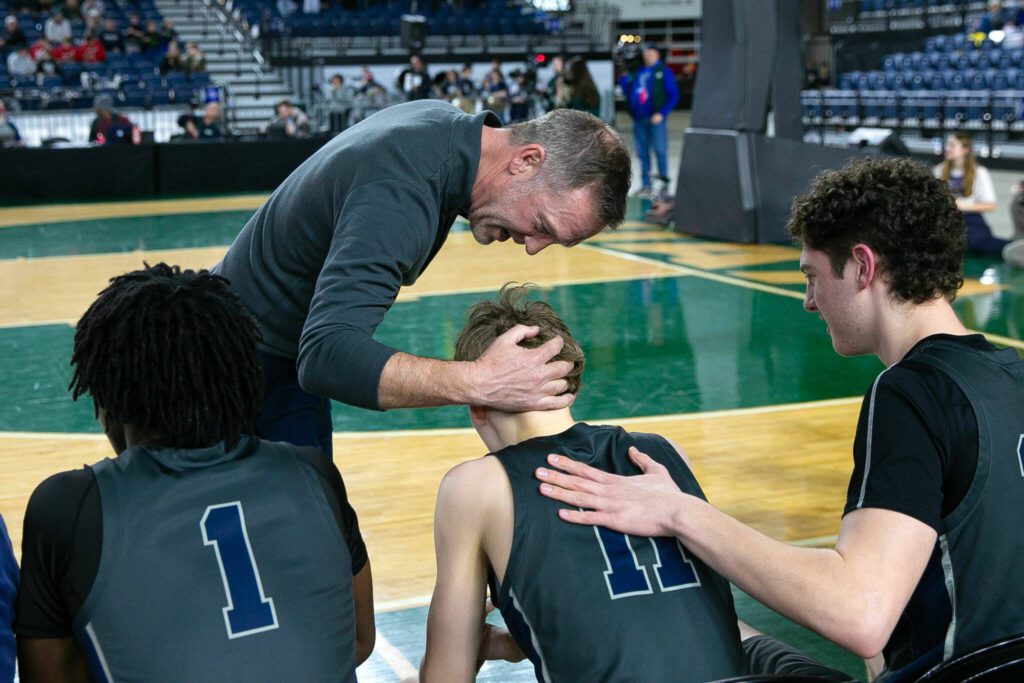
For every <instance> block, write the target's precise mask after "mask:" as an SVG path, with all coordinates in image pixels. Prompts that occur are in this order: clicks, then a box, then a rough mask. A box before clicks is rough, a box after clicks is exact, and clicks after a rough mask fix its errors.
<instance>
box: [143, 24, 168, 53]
mask: <svg viewBox="0 0 1024 683" xmlns="http://www.w3.org/2000/svg"><path fill="white" fill-rule="evenodd" d="M162 39H163V37H162V36H161V34H160V29H159V28H158V27H157V25H156V22H155V21H153V20H152V19H147V20H146V31H145V36H143V38H142V51H143V52H144V53H146V55H147V56H148V57H152V58H156V57H158V56H159V55H160V52H161V51H162V50H163V43H162V42H161V40H162Z"/></svg>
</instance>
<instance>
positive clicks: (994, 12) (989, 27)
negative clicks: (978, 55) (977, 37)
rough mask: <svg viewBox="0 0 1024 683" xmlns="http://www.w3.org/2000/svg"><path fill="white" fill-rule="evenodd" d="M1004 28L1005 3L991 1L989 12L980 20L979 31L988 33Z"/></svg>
mask: <svg viewBox="0 0 1024 683" xmlns="http://www.w3.org/2000/svg"><path fill="white" fill-rule="evenodd" d="M1002 27H1003V2H1002V0H990V2H989V3H988V11H987V12H985V13H984V14H982V15H981V17H979V19H978V25H977V27H976V28H977V31H978V32H979V33H988V32H989V31H995V30H998V29H1001V28H1002Z"/></svg>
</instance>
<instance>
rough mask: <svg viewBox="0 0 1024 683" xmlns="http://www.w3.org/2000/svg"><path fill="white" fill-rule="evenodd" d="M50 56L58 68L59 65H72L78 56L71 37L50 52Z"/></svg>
mask: <svg viewBox="0 0 1024 683" xmlns="http://www.w3.org/2000/svg"><path fill="white" fill-rule="evenodd" d="M50 56H52V57H53V61H54V62H55V63H56V64H57V66H58V67H59V66H60V65H61V64H73V63H74V62H75V59H76V58H77V56H78V48H77V47H75V43H74V42H73V41H72V40H71V36H68V37H67V38H65V39H64V41H63V42H62V43H61V44H60V45H57V46H55V47H54V48H53V49H52V50H50Z"/></svg>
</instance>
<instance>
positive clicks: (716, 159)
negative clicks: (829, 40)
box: [673, 0, 858, 243]
mask: <svg viewBox="0 0 1024 683" xmlns="http://www.w3.org/2000/svg"><path fill="white" fill-rule="evenodd" d="M799 5H800V3H796V2H791V1H790V0H719V1H717V2H707V3H704V10H703V18H702V31H701V33H702V34H703V43H702V45H701V63H700V68H699V69H698V71H697V83H696V88H695V91H694V98H693V116H692V119H691V127H690V128H688V129H687V130H686V133H685V136H686V138H685V144H684V146H683V156H682V159H681V161H680V164H679V174H678V178H679V183H678V186H677V187H676V204H675V212H674V215H673V218H674V220H675V226H676V230H677V231H679V232H684V233H688V234H693V235H701V236H703V237H712V238H716V239H723V240H729V241H733V242H744V243H755V242H788V241H789V237H788V235H787V234H786V232H785V224H786V219H787V218H788V215H789V207H790V204H791V203H792V201H793V197H795V196H796V195H798V194H800V193H802V192H803V191H804V190H806V188H807V186H808V185H809V184H810V181H811V180H812V179H813V178H814V176H815V175H817V174H818V173H819V172H820V171H822V170H825V169H828V168H838V167H839V166H842V164H843V163H844V162H845V161H846V160H847V159H849V158H850V157H851V156H857V155H858V154H857V153H856V152H852V151H849V150H844V149H836V148H830V147H824V146H821V145H814V144H808V143H804V142H803V124H802V122H801V109H800V88H801V85H802V83H803V64H802V61H801V58H800V35H799V34H800V25H799V19H800V18H799ZM769 109H770V110H771V112H772V117H773V119H774V135H773V136H772V137H769V136H768V135H767V132H768V112H769Z"/></svg>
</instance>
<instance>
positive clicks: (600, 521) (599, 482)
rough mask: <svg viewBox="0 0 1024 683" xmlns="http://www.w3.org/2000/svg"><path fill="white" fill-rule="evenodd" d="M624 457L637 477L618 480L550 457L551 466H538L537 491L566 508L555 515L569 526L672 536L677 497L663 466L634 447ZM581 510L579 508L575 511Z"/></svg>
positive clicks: (586, 467) (633, 533)
mask: <svg viewBox="0 0 1024 683" xmlns="http://www.w3.org/2000/svg"><path fill="white" fill-rule="evenodd" d="M629 459H630V460H632V461H633V463H634V464H635V465H636V466H637V467H639V468H640V470H641V471H642V472H643V474H639V475H636V476H632V477H623V476H621V475H618V474H609V473H607V472H602V471H601V470H597V469H594V468H593V467H590V466H589V465H584V464H583V463H581V462H576V461H575V460H573V459H572V458H567V457H565V456H564V455H555V454H551V455H549V456H548V464H549V465H551V467H552V468H558V469H549V468H545V467H538V468H537V470H536V472H535V473H534V474H535V476H536V477H537V479H539V480H540V481H541V485H540V492H541V493H542V494H543V495H545V496H547V497H548V498H552V499H554V500H557V501H560V502H562V503H566V504H567V505H571V506H572V508H563V509H560V510H559V511H558V516H559V517H561V518H562V519H564V520H565V521H567V522H572V523H574V524H593V525H596V526H603V527H607V528H609V529H612V530H613V531H618V532H619V533H623V534H632V535H635V536H672V535H674V531H673V530H672V516H673V515H674V514H675V512H676V509H677V505H676V503H677V502H678V499H679V496H681V495H682V493H681V492H680V491H679V487H678V486H676V483H675V482H674V481H673V480H672V477H671V476H670V475H669V473H668V470H667V469H665V467H664V465H661V464H660V463H657V462H655V461H654V460H652V459H651V458H650V457H649V456H648V455H646V454H645V453H641V452H640V451H639V450H638V449H637V448H634V447H630V449H629ZM579 508H583V509H579Z"/></svg>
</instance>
